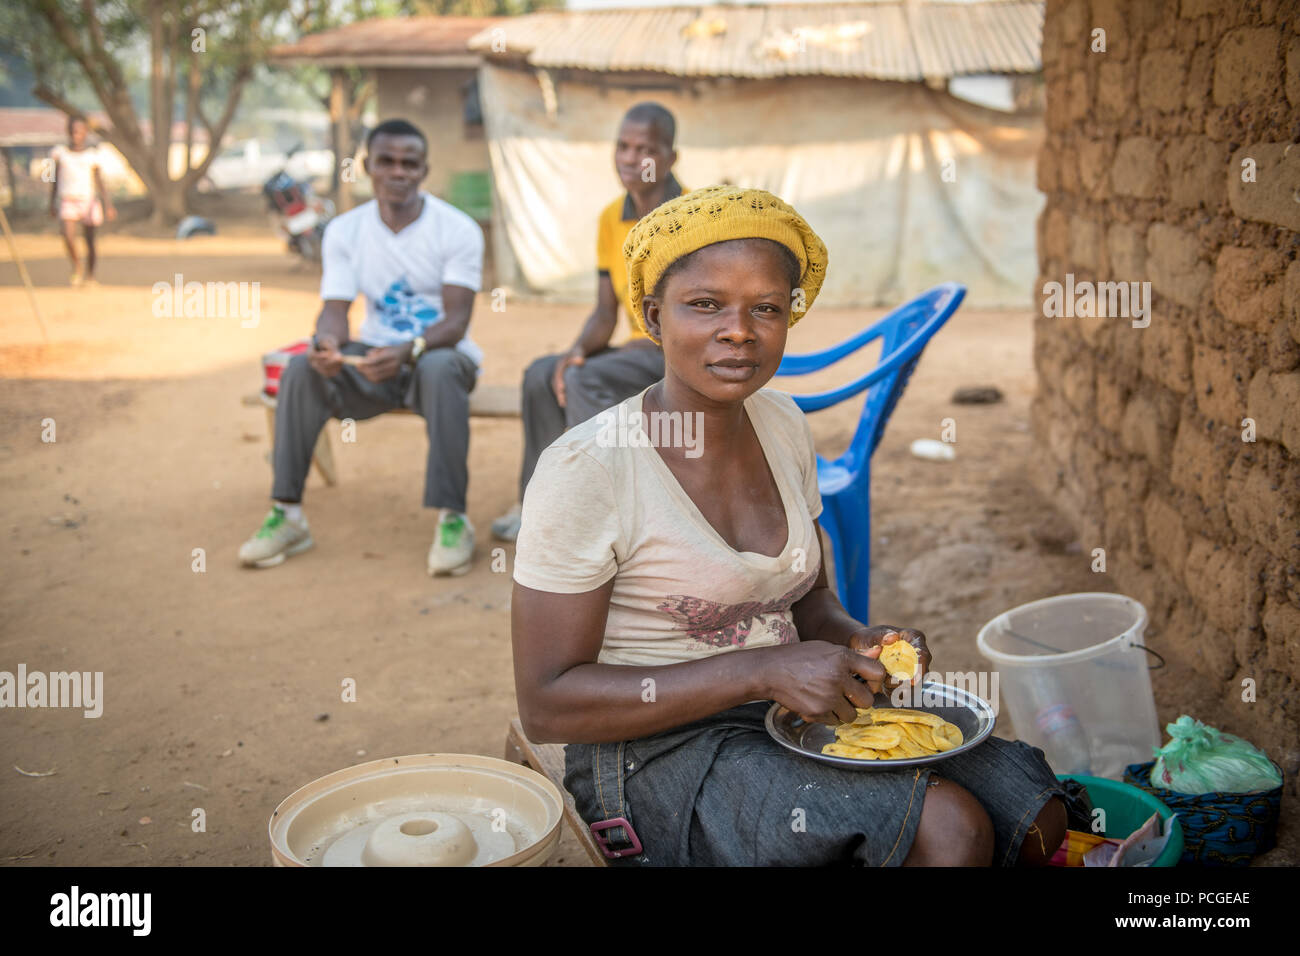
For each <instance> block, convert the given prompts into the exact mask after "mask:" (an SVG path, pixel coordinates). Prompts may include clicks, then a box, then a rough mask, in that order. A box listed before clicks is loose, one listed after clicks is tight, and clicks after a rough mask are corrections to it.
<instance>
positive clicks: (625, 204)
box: [596, 173, 686, 339]
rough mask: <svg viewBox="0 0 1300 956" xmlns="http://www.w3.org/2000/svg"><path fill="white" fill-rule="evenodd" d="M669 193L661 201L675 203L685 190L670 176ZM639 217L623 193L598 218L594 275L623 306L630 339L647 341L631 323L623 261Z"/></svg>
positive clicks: (625, 268) (633, 204)
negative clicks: (604, 280) (606, 279)
mask: <svg viewBox="0 0 1300 956" xmlns="http://www.w3.org/2000/svg"><path fill="white" fill-rule="evenodd" d="M667 185H668V191H667V193H666V194H665V196H664V201H665V202H667V201H668V200H669V199H676V198H677V197H678V196H680V195H681V194H682V193H683V192H685V191H686V190H685V189H683V188H682V185H681V183H679V182H678V181H677V179H676V178H675V177H674V176H673V175H672V174H671V173H670V174H669V176H668V184H667ZM640 218H641V217H640V216H638V215H637V214H636V203H634V202H632V195H631V193H624V194H623V198H622V199H615V200H614V201H613V202H612V203H610V204H609V205H608V206H606V207H605V208H604V210H603V211H602V212H601V214H600V224H599V226H598V227H597V229H596V273H597V276H598V277H599V276H602V275H607V276H609V281H610V283H611V284H612V285H613V286H614V294H615V295H616V296H618V301H619V302H620V303H621V304H622V306H623V312H624V314H625V315H626V316H627V324H628V329H629V331H630V332H631V333H632V338H634V339H643V338H648V337H649V336H647V335H646V334H645V333H644V332H642V331H641V330H640V329H638V328H637V327H636V323H635V322H633V321H632V306H631V303H630V302H629V301H628V297H627V285H628V283H627V261H626V260H625V259H624V258H623V243H624V242H626V241H627V234H628V233H629V232H631V231H632V227H633V226H634V225H636V222H637V220H638V219H640Z"/></svg>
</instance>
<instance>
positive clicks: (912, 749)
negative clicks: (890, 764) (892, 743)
mask: <svg viewBox="0 0 1300 956" xmlns="http://www.w3.org/2000/svg"><path fill="white" fill-rule="evenodd" d="M897 749H898V750H901V751H902V752H903V756H905V757H928V756H930V754H932V753H933V752H934V751H932V750H926V749H925V748H924V747H920V746H917V744H916V743H915V742H914V741H912V740H911V739H909V738H908V737H904V738H903V739H902V740H900V741H899V742H898V748H897Z"/></svg>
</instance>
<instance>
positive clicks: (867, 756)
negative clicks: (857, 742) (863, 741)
mask: <svg viewBox="0 0 1300 956" xmlns="http://www.w3.org/2000/svg"><path fill="white" fill-rule="evenodd" d="M822 753H824V754H826V755H828V756H831V757H852V758H853V759H854V760H876V759H878V758H879V757H880V755H879V754H878V753H876V752H875V751H874V750H872V749H871V748H869V747H853V746H850V745H849V744H827V745H826V746H825V747H823V748H822Z"/></svg>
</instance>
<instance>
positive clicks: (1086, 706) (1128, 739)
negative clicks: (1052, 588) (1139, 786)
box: [976, 593, 1160, 780]
mask: <svg viewBox="0 0 1300 956" xmlns="http://www.w3.org/2000/svg"><path fill="white" fill-rule="evenodd" d="M1146 623H1147V612H1146V608H1144V607H1143V606H1142V605H1141V604H1140V603H1139V602H1138V601H1135V600H1133V599H1132V598H1129V597H1125V596H1124V595H1122V594H1105V593H1084V594H1063V595H1060V596H1058V597H1051V598H1044V599H1043V600H1041V601H1033V602H1031V603H1029V604H1022V605H1021V606H1020V607H1017V608H1013V609H1012V610H1010V611H1006V612H1004V613H1002V614H999V615H998V616H997V617H995V618H994V619H993V620H991V621H989V622H988V623H987V624H985V625H984V626H983V627H982V628H980V632H979V637H978V638H977V640H976V643H977V644H978V645H979V649H980V653H981V654H983V655H984V656H985V657H986V658H988V659H989V660H990V661H992V662H993V664H994V665H995V666H996V667H997V669H998V672H999V676H998V686H999V687H1000V689H1001V691H1002V697H1003V703H1004V704H1005V707H1006V709H1007V710H1008V711H1009V712H1010V715H1011V721H1012V723H1014V724H1015V728H1016V734H1017V736H1018V737H1019V738H1020V739H1021V740H1024V741H1026V742H1028V743H1030V744H1033V745H1034V746H1035V747H1041V748H1042V750H1043V752H1044V753H1045V754H1046V755H1047V761H1048V763H1049V764H1051V766H1052V769H1053V770H1054V771H1056V772H1057V773H1074V772H1079V773H1089V772H1090V773H1091V774H1092V776H1096V777H1110V778H1112V779H1116V780H1118V779H1120V777H1121V776H1122V775H1123V773H1124V768H1125V766H1127V765H1128V764H1131V763H1143V762H1145V761H1147V760H1150V759H1151V755H1152V750H1153V749H1154V748H1156V747H1158V746H1160V726H1159V724H1158V723H1157V722H1156V705H1155V698H1154V697H1153V696H1152V694H1151V676H1150V674H1149V672H1148V663H1147V661H1148V658H1147V652H1146V649H1145V648H1144V647H1143V646H1142V636H1143V632H1144V630H1145V628H1146ZM1080 730H1081V731H1082V734H1081V735H1080ZM1084 738H1086V741H1087V744H1086V753H1085V752H1083V748H1082V746H1081V740H1082V739H1084Z"/></svg>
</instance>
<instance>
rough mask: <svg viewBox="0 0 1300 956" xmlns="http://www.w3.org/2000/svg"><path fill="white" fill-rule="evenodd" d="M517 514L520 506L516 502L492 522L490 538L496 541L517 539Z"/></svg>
mask: <svg viewBox="0 0 1300 956" xmlns="http://www.w3.org/2000/svg"><path fill="white" fill-rule="evenodd" d="M519 512H520V505H519V503H518V502H516V503H515V504H514V506H513V507H511V509H510V510H509V511H507V512H506V513H505V514H503V515H502V516H501V517H500V518H497V520H496V521H493V522H492V537H494V538H496V539H497V540H498V541H514V540H516V539H517V538H518V537H519Z"/></svg>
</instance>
